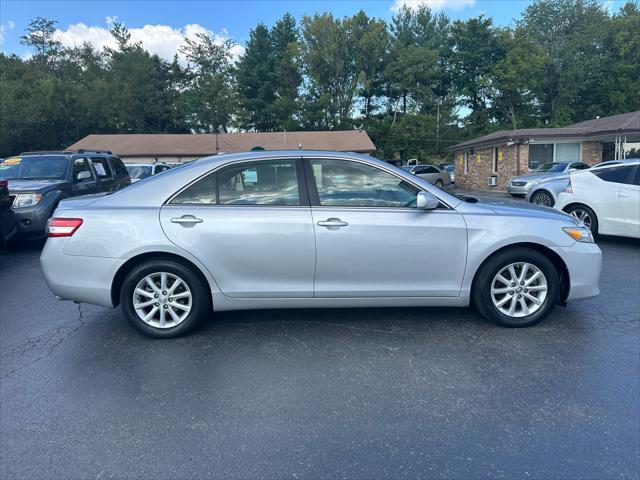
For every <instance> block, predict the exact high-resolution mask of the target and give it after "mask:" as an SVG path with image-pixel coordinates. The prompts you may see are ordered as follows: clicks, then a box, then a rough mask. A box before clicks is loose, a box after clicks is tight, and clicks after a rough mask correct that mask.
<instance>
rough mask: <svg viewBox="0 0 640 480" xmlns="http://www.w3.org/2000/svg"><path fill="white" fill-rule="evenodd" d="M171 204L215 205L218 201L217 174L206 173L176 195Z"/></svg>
mask: <svg viewBox="0 0 640 480" xmlns="http://www.w3.org/2000/svg"><path fill="white" fill-rule="evenodd" d="M171 203H172V204H183V205H184V204H190V205H215V204H216V203H218V187H217V176H216V175H215V174H211V175H207V176H206V177H204V178H203V179H202V180H199V181H197V182H196V183H194V184H193V185H191V186H190V187H189V188H187V189H186V190H185V191H183V192H182V193H180V194H179V195H177V196H176V197H175V198H174V199H173V200H172V201H171Z"/></svg>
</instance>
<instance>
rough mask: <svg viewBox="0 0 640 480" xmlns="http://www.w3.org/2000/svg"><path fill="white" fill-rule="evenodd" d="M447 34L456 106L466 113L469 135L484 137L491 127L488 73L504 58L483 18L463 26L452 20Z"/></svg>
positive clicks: (494, 35)
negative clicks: (461, 106)
mask: <svg viewBox="0 0 640 480" xmlns="http://www.w3.org/2000/svg"><path fill="white" fill-rule="evenodd" d="M451 33H452V41H453V44H454V53H453V59H452V68H453V75H454V76H453V79H454V85H455V87H456V91H457V93H458V95H459V96H460V104H461V105H463V106H465V107H466V108H468V109H469V110H470V113H469V115H468V116H467V117H466V119H465V121H466V123H467V125H468V126H469V128H470V130H471V132H473V134H480V133H485V132H487V131H488V130H489V129H490V125H491V116H490V114H489V105H488V100H489V96H490V89H491V81H492V72H493V71H494V67H495V64H496V63H497V62H498V61H500V60H501V59H502V58H503V57H504V50H503V46H502V45H501V43H500V42H499V34H498V32H497V31H496V29H494V28H493V21H492V20H491V19H490V18H485V17H484V16H483V15H480V16H479V17H475V18H470V19H469V20H467V21H464V22H463V21H460V20H456V21H455V22H454V23H453V25H452V31H451Z"/></svg>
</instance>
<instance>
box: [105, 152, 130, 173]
mask: <svg viewBox="0 0 640 480" xmlns="http://www.w3.org/2000/svg"><path fill="white" fill-rule="evenodd" d="M109 160H110V161H111V166H112V167H113V170H114V171H115V172H116V176H118V177H128V176H129V172H127V167H125V166H124V163H122V160H120V159H119V158H117V157H109Z"/></svg>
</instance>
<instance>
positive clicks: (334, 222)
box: [318, 218, 349, 228]
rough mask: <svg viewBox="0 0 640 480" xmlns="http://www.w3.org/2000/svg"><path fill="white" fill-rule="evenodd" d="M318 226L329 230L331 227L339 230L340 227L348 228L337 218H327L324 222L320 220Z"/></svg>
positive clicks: (345, 223)
mask: <svg viewBox="0 0 640 480" xmlns="http://www.w3.org/2000/svg"><path fill="white" fill-rule="evenodd" d="M318 225H319V226H321V227H327V228H331V227H336V228H340V227H347V226H349V223H348V222H343V221H342V220H340V219H339V218H327V219H326V220H320V221H319V222H318Z"/></svg>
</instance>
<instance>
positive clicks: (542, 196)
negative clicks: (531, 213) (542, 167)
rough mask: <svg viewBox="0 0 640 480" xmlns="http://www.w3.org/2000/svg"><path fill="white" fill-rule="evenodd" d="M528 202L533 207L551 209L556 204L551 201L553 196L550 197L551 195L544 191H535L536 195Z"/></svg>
mask: <svg viewBox="0 0 640 480" xmlns="http://www.w3.org/2000/svg"><path fill="white" fill-rule="evenodd" d="M529 201H530V202H531V203H533V204H534V205H541V206H543V207H553V205H554V204H555V203H556V202H555V200H554V199H553V196H551V194H550V193H549V192H547V191H546V190H539V191H537V192H536V193H534V194H533V195H531V198H530V199H529Z"/></svg>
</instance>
